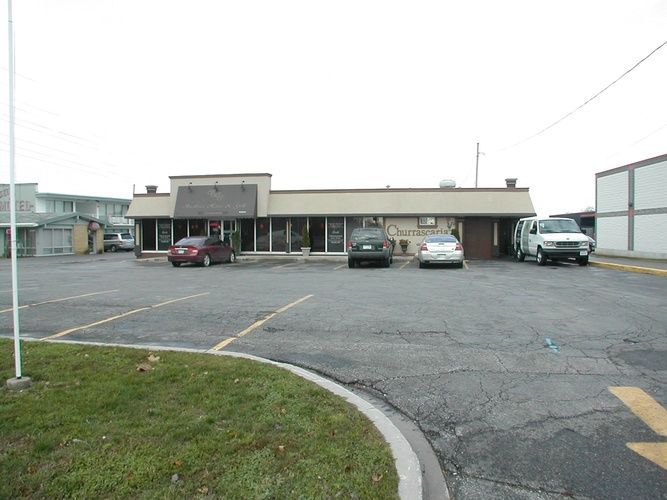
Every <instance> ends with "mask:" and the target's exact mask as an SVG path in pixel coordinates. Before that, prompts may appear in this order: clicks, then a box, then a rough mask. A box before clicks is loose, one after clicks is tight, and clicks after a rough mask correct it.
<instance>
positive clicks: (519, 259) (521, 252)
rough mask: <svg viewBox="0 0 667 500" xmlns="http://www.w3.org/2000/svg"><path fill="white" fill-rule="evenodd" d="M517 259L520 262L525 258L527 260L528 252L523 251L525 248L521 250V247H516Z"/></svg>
mask: <svg viewBox="0 0 667 500" xmlns="http://www.w3.org/2000/svg"><path fill="white" fill-rule="evenodd" d="M516 260H518V261H519V262H523V261H524V260H526V254H525V253H523V250H521V248H517V249H516Z"/></svg>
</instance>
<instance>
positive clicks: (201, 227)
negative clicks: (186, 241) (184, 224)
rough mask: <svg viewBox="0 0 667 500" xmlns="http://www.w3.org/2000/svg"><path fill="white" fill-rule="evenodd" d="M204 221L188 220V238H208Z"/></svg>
mask: <svg viewBox="0 0 667 500" xmlns="http://www.w3.org/2000/svg"><path fill="white" fill-rule="evenodd" d="M207 230H208V227H207V224H206V221H205V220H204V219H190V220H188V236H208V235H207V234H206V231H207Z"/></svg>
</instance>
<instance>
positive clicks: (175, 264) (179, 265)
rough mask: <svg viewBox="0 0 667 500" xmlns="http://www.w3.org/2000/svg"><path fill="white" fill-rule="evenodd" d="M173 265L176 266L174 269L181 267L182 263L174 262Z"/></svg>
mask: <svg viewBox="0 0 667 500" xmlns="http://www.w3.org/2000/svg"><path fill="white" fill-rule="evenodd" d="M171 265H172V266H174V267H181V263H180V262H172V263H171Z"/></svg>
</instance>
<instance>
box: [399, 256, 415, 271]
mask: <svg viewBox="0 0 667 500" xmlns="http://www.w3.org/2000/svg"><path fill="white" fill-rule="evenodd" d="M413 260H414V258H413V259H410V260H409V261H407V262H406V263H405V264H403V265H402V266H401V267H399V269H403V268H404V267H405V266H407V265H408V264H410V263H411V262H412V261H413Z"/></svg>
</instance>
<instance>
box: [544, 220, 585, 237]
mask: <svg viewBox="0 0 667 500" xmlns="http://www.w3.org/2000/svg"><path fill="white" fill-rule="evenodd" d="M580 232H581V229H579V226H578V225H577V223H576V222H574V221H573V220H572V219H544V220H541V221H540V234H550V233H580Z"/></svg>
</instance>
